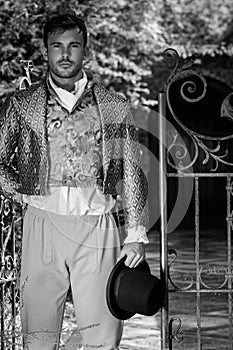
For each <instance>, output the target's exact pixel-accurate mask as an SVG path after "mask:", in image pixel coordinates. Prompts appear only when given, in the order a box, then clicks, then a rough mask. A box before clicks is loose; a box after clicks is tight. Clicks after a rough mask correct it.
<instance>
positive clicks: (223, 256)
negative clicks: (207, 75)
mask: <svg viewBox="0 0 233 350" xmlns="http://www.w3.org/2000/svg"><path fill="white" fill-rule="evenodd" d="M164 55H165V58H166V59H167V60H171V61H173V62H174V66H175V68H174V69H173V71H172V74H171V76H170V77H169V79H168V81H167V84H166V86H165V88H164V91H163V92H162V93H161V94H160V96H159V138H160V148H159V154H160V210H161V277H162V279H163V281H164V284H165V287H166V293H165V302H164V307H163V308H162V310H161V349H162V350H165V349H169V350H172V349H177V348H179V349H195V350H201V349H202V350H204V349H205V350H207V349H209V350H214V349H225V350H227V349H229V350H230V349H233V310H232V291H233V289H232V284H233V282H232V279H233V266H232V250H233V248H232V230H233V199H232V196H233V157H232V155H233V152H232V149H233V148H232V145H233V144H232V141H233V124H232V121H233V120H231V121H230V120H229V121H225V118H221V116H220V110H221V112H222V114H224V108H223V105H222V108H219V120H217V122H216V129H215V132H214V135H211V136H209V135H206V133H201V132H200V131H199V130H198V128H196V130H194V129H193V128H192V125H191V124H192V123H191V122H190V119H191V118H192V116H194V117H195V113H197V111H195V108H194V107H195V105H196V104H198V103H202V102H201V101H203V100H205V96H206V93H207V92H208V86H207V83H206V80H205V79H204V77H203V76H202V75H201V74H199V73H198V72H197V71H196V70H194V69H193V68H192V67H193V63H194V57H190V58H188V59H186V60H182V59H181V58H180V57H179V55H178V53H177V52H176V51H175V50H173V49H168V50H166V51H165V53H164ZM171 96H173V101H172V98H171ZM181 101H184V104H185V108H186V109H187V108H188V106H189V105H190V106H192V107H191V109H190V113H189V115H185V116H183V117H182V118H180V116H178V115H177V114H178V112H177V111H180V106H181V103H182V102H181ZM192 114H193V115H192ZM196 115H197V114H196ZM202 118H203V116H200V118H199V119H200V120H201V119H202ZM192 122H193V121H192ZM213 122H214V118H213ZM223 122H225V123H228V124H226V126H225V129H222V123H223ZM230 158H231V159H230ZM169 181H173V183H174V181H176V188H178V190H177V191H178V193H177V197H179V195H180V197H179V200H181V206H180V207H179V208H180V211H181V212H182V215H183V216H184V213H185V209H187V210H188V211H189V210H191V216H190V219H189V221H191V222H192V225H191V228H189V229H188V230H187V229H186V232H189V234H188V235H186V236H185V235H183V237H184V239H185V240H187V241H190V242H191V243H192V244H193V251H192V250H188V251H186V252H184V251H181V256H182V257H181V260H180V262H179V254H178V253H177V251H176V250H175V249H174V248H173V247H169V241H172V235H173V234H174V233H173V232H172V231H173V229H174V227H175V226H177V225H178V223H179V222H180V221H181V220H182V217H177V215H176V218H175V219H174V218H173V222H171V220H170V219H171V217H172V214H171V215H170V217H169V215H168V206H169V203H168V200H169V188H170V189H171V186H169ZM210 182H211V183H212V187H213V189H214V188H215V191H216V192H215V196H216V197H215V198H216V203H215V206H217V204H218V203H217V202H218V201H220V200H221V201H222V202H223V201H224V203H223V204H222V206H224V208H225V209H224V210H225V214H224V216H225V217H224V220H222V218H220V219H219V220H220V228H217V229H216V228H215V227H213V228H211V229H210V230H208V228H206V227H205V225H206V221H207V211H208V209H209V208H208V207H205V206H204V203H203V201H202V199H201V198H202V193H203V191H204V192H206V193H207V194H208V191H207V190H206V188H207V187H208V184H209V183H210ZM216 182H219V183H217V185H216ZM179 185H181V186H180V187H179ZM183 185H184V186H185V189H184V188H183ZM182 188H183V190H182ZM180 191H181V192H182V191H183V192H182V193H181V194H180V193H179V192H180ZM192 192H193V193H192ZM224 192H225V194H224ZM219 194H221V196H220V197H221V198H220V199H217V198H218V195H219ZM213 198H214V197H213ZM179 200H178V201H179ZM212 200H214V199H212ZM176 204H177V202H176ZM207 205H208V204H207ZM209 207H210V206H209ZM190 208H191V209H190ZM213 208H214V207H213ZM219 208H220V209H219V211H220V212H222V209H221V206H219ZM203 211H204V215H203ZM178 213H179V210H178V211H177V213H176V214H178ZM215 213H216V211H215ZM178 216H179V215H178ZM203 216H204V220H203ZM168 217H169V218H168ZM210 224H211V222H210ZM171 226H173V227H171ZM207 226H208V223H207ZM203 227H204V229H203ZM169 232H170V233H169ZM171 232H172V233H171ZM182 232H183V231H180V233H179V234H180V237H181V239H182ZM215 236H216V237H215ZM211 243H212V245H211ZM187 247H188V246H187ZM203 247H204V248H205V249H204V253H205V255H203V253H202V249H201V248H203ZM175 248H176V247H175ZM189 248H190V246H189ZM189 248H188V249H189ZM206 252H207V253H206ZM190 256H192V257H193V260H190V261H186V259H187V258H188V257H189V259H190ZM187 262H189V264H187ZM176 264H178V265H179V264H180V273H179V271H178V273H177V272H176V273H175V272H174V271H175V270H176V269H175V266H176ZM186 265H187V266H186ZM182 271H183V272H182ZM172 275H175V279H177V281H176V282H174V278H173V277H172ZM175 303H178V304H179V309H180V313H181V311H182V312H183V314H184V315H183V318H184V319H185V321H184V322H183V320H182V318H181V316H180V313H179V314H178V315H176V314H174V310H173V311H172V309H174V307H173V305H175ZM176 310H177V307H176ZM211 327H212V328H211ZM216 332H217V334H216Z"/></svg>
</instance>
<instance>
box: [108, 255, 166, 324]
mask: <svg viewBox="0 0 233 350" xmlns="http://www.w3.org/2000/svg"><path fill="white" fill-rule="evenodd" d="M125 258H126V257H123V258H122V259H120V260H119V261H118V262H117V264H116V265H115V266H114V268H113V269H112V271H111V273H110V275H109V278H108V281H107V288H106V298H107V305H108V308H109V310H110V311H111V313H112V315H113V316H114V317H116V318H118V319H120V320H126V319H128V318H130V317H132V316H134V315H135V314H136V313H138V314H142V315H146V316H152V315H154V314H156V312H158V310H159V308H160V307H161V306H162V303H163V298H164V292H163V290H164V288H163V286H162V282H161V280H160V279H159V278H157V277H155V276H153V275H151V273H150V268H149V265H148V263H147V262H146V260H143V261H142V262H141V263H140V264H139V265H138V266H136V267H135V268H130V267H128V266H126V265H125V263H124V261H125Z"/></svg>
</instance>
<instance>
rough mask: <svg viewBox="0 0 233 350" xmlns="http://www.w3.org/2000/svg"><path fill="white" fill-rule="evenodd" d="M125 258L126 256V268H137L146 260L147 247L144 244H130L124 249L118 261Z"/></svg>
mask: <svg viewBox="0 0 233 350" xmlns="http://www.w3.org/2000/svg"><path fill="white" fill-rule="evenodd" d="M124 256H126V260H125V265H126V266H128V267H130V268H133V267H136V266H137V265H138V264H140V263H141V262H142V261H143V259H144V258H145V247H144V245H143V244H142V243H137V242H135V243H128V244H126V245H125V246H124V247H123V248H122V250H121V252H120V254H119V257H118V261H119V260H120V259H121V258H122V257H124Z"/></svg>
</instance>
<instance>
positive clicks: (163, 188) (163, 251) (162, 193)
mask: <svg viewBox="0 0 233 350" xmlns="http://www.w3.org/2000/svg"><path fill="white" fill-rule="evenodd" d="M158 127H159V204H160V220H161V223H160V276H161V280H162V283H163V286H164V303H163V306H162V308H161V350H167V349H169V347H168V340H169V339H168V338H169V330H168V248H167V243H168V242H167V241H168V240H167V205H166V200H167V180H166V173H167V171H166V170H167V169H166V93H165V92H161V93H160V94H159V126H158Z"/></svg>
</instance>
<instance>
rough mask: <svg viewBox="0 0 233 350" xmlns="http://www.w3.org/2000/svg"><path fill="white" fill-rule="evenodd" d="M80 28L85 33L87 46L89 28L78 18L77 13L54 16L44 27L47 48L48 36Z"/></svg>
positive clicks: (84, 37)
mask: <svg viewBox="0 0 233 350" xmlns="http://www.w3.org/2000/svg"><path fill="white" fill-rule="evenodd" d="M75 28H79V30H80V32H82V33H83V45H84V47H85V46H86V44H87V28H86V25H85V22H84V20H83V19H82V18H81V17H78V16H77V15H76V14H75V12H68V13H62V14H56V15H53V16H52V17H51V18H49V19H48V20H47V22H46V23H45V25H44V33H43V40H44V45H45V47H47V46H48V36H49V35H50V34H55V33H64V32H65V31H67V30H72V29H75Z"/></svg>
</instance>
